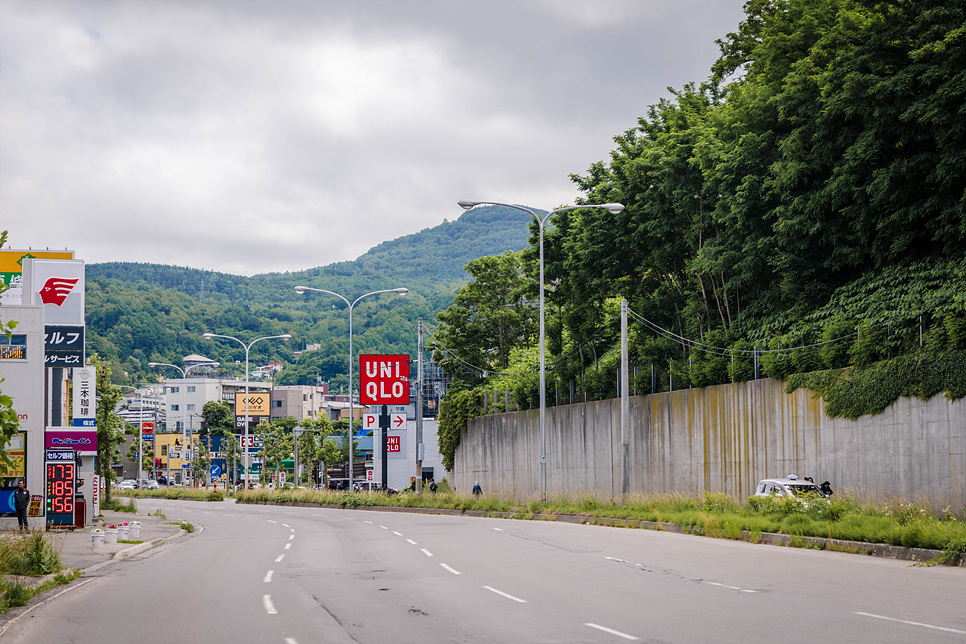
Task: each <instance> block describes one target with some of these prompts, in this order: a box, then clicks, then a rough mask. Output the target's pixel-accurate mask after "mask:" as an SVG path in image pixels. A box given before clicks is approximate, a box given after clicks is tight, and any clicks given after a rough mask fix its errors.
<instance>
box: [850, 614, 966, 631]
mask: <svg viewBox="0 0 966 644" xmlns="http://www.w3.org/2000/svg"><path fill="white" fill-rule="evenodd" d="M855 614H856V615H862V616H863V617H871V618H873V619H884V620H885V621H887V622H899V623H900V624H908V625H909V626H921V627H922V628H931V629H933V630H935V631H945V632H946V633H956V634H957V635H966V631H958V630H956V629H955V628H945V627H943V626H933V625H932V624H923V623H922V622H910V621H909V620H906V619H896V618H895V617H886V616H885V615H875V614H874V613H859V612H856V613H855Z"/></svg>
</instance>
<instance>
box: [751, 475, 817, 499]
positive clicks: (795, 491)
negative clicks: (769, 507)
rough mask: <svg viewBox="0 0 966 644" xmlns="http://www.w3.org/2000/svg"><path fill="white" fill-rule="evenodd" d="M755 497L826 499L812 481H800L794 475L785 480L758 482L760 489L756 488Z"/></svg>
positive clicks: (763, 480)
mask: <svg viewBox="0 0 966 644" xmlns="http://www.w3.org/2000/svg"><path fill="white" fill-rule="evenodd" d="M754 496H776V497H786V498H794V497H802V496H817V497H819V498H823V499H824V498H825V494H824V493H823V492H822V490H821V489H820V488H819V487H818V486H817V485H815V484H814V483H812V482H811V481H805V480H803V479H800V478H798V477H797V476H795V475H794V474H790V475H789V476H787V477H785V478H776V479H762V480H761V481H758V487H757V488H755V494H754Z"/></svg>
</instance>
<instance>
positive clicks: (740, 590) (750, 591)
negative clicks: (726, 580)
mask: <svg viewBox="0 0 966 644" xmlns="http://www.w3.org/2000/svg"><path fill="white" fill-rule="evenodd" d="M701 583H702V584H708V585H709V586H719V587H721V588H727V589H728V590H737V591H738V592H739V593H757V592H758V591H757V590H751V589H749V588H738V587H737V586H728V585H727V584H719V583H718V582H715V581H704V580H702V581H701Z"/></svg>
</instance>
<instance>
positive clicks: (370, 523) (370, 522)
mask: <svg viewBox="0 0 966 644" xmlns="http://www.w3.org/2000/svg"><path fill="white" fill-rule="evenodd" d="M363 523H368V524H369V525H374V524H373V523H372V521H363Z"/></svg>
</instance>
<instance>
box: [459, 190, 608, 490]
mask: <svg viewBox="0 0 966 644" xmlns="http://www.w3.org/2000/svg"><path fill="white" fill-rule="evenodd" d="M483 205H487V206H504V207H506V208H514V209H516V210H522V211H523V212H526V213H529V214H530V216H531V217H533V218H534V219H535V220H536V222H537V226H538V227H539V229H540V501H541V502H542V503H546V502H547V430H546V427H547V387H546V352H545V341H544V339H545V338H544V326H543V324H544V302H543V230H544V228H545V227H546V225H547V222H548V221H549V220H550V217H552V216H553V215H555V214H557V213H558V212H566V211H568V210H579V209H581V208H603V209H604V210H606V211H607V212H609V213H611V214H612V215H616V214H617V213H619V212H621V211H622V210H624V205H623V204H619V203H605V204H587V205H584V206H567V207H566V208H557V209H556V210H551V211H550V212H548V213H547V214H546V215H544V216H543V217H541V216H540V215H538V214H537V213H535V212H534V211H532V210H530V209H529V208H524V207H523V206H517V205H514V204H510V203H500V202H499V201H460V202H459V206H460V208H462V209H463V210H469V209H471V208H473V207H475V206H483Z"/></svg>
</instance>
